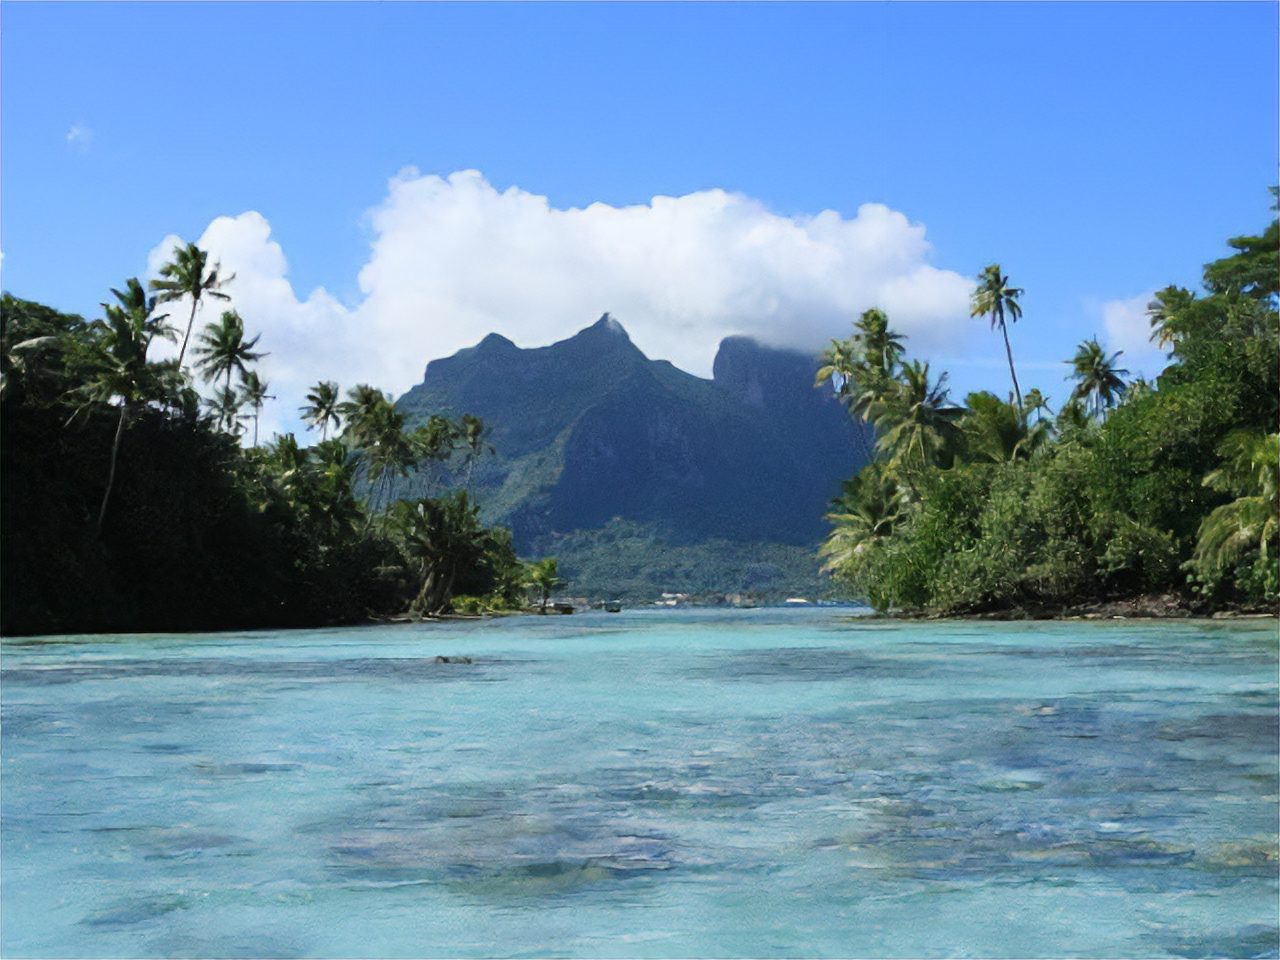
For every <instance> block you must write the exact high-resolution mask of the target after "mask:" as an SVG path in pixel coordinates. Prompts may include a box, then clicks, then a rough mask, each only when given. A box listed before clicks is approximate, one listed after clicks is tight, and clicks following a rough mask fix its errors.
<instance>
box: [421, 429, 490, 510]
mask: <svg viewBox="0 0 1280 960" xmlns="http://www.w3.org/2000/svg"><path fill="white" fill-rule="evenodd" d="M467 416H469V414H468V415H467ZM472 419H475V420H476V422H477V423H480V421H479V420H478V419H477V418H472ZM481 429H483V424H481ZM460 436H462V428H461V427H460V426H459V425H458V424H456V423H454V422H453V421H452V420H450V419H449V418H448V417H442V416H440V415H439V414H434V413H433V414H432V415H431V416H429V417H427V422H426V423H424V424H421V425H420V426H418V428H417V429H416V430H414V431H413V433H412V434H410V436H409V442H410V443H411V444H412V445H413V449H414V452H415V453H416V455H417V457H418V459H419V460H426V461H427V463H428V466H427V482H426V489H427V491H428V492H430V491H431V490H432V488H434V487H435V482H436V471H435V464H437V463H443V462H444V461H445V460H448V459H449V457H450V456H452V454H453V449H454V444H455V443H456V442H457V441H458V438H459V437H460ZM469 478H470V475H468V479H469Z"/></svg>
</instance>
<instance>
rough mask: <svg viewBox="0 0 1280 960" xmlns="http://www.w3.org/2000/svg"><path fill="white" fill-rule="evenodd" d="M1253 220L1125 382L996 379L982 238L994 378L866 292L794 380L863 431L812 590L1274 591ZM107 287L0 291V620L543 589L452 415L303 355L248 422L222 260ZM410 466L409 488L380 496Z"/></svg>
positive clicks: (1272, 447)
mask: <svg viewBox="0 0 1280 960" xmlns="http://www.w3.org/2000/svg"><path fill="white" fill-rule="evenodd" d="M1273 193H1274V191H1273ZM1277 238H1278V234H1277V221H1276V220H1275V219H1274V218H1273V219H1272V221H1271V222H1270V224H1269V225H1268V226H1267V228H1266V229H1265V230H1264V231H1263V232H1262V233H1261V234H1260V235H1257V236H1241V237H1236V238H1233V239H1231V240H1230V241H1228V242H1229V244H1230V246H1231V247H1232V249H1233V250H1234V252H1233V253H1232V254H1231V255H1230V256H1228V257H1225V258H1223V259H1220V260H1217V261H1214V262H1213V263H1210V264H1209V265H1207V266H1206V267H1205V270H1204V288H1205V290H1204V293H1203V294H1196V293H1192V292H1190V291H1187V290H1185V289H1182V288H1179V287H1172V286H1171V287H1167V288H1165V289H1164V290H1161V291H1160V292H1159V293H1157V294H1156V296H1155V299H1154V300H1153V301H1152V303H1151V305H1150V308H1149V312H1150V318H1151V323H1152V338H1153V339H1154V340H1156V341H1157V342H1158V343H1159V344H1160V345H1161V346H1163V347H1165V348H1166V349H1168V350H1169V351H1170V355H1171V356H1170V362H1169V365H1168V366H1167V368H1166V369H1165V370H1164V372H1163V373H1162V374H1161V375H1160V376H1159V377H1158V378H1157V379H1156V381H1155V382H1146V381H1143V380H1135V381H1129V380H1127V379H1126V377H1127V371H1125V370H1123V369H1122V368H1120V367H1119V365H1118V360H1119V356H1120V354H1118V353H1117V354H1112V355H1110V356H1108V355H1107V353H1106V352H1105V351H1104V350H1103V348H1102V347H1101V345H1100V344H1099V343H1098V341H1097V340H1096V338H1094V339H1090V340H1087V341H1085V342H1083V343H1082V344H1081V345H1080V348H1079V350H1078V351H1077V353H1076V355H1075V356H1074V357H1073V358H1072V359H1071V360H1069V361H1067V363H1068V364H1069V365H1070V367H1071V371H1072V372H1071V375H1072V376H1073V377H1074V378H1075V380H1076V381H1077V386H1076V389H1075V390H1074V392H1073V393H1072V395H1071V397H1070V398H1069V400H1068V401H1067V402H1066V403H1064V404H1062V405H1061V406H1060V409H1059V410H1058V411H1056V412H1055V411H1053V410H1052V409H1051V408H1050V406H1049V403H1048V402H1047V400H1046V398H1045V396H1044V395H1043V394H1042V393H1041V392H1040V390H1039V389H1036V388H1034V387H1032V388H1031V389H1028V390H1027V391H1025V393H1024V392H1023V390H1022V385H1021V384H1020V383H1019V381H1018V376H1017V368H1016V363H1015V359H1014V352H1013V344H1012V343H1011V341H1010V338H1009V325H1011V324H1014V323H1016V322H1017V321H1018V320H1019V319H1020V318H1021V316H1022V310H1021V306H1020V304H1019V297H1020V296H1021V294H1022V291H1021V290H1019V289H1017V288H1015V287H1012V286H1011V285H1010V281H1009V278H1008V276H1006V275H1005V274H1004V273H1003V272H1002V271H1001V269H1000V267H999V265H997V264H992V265H991V266H989V267H987V268H986V270H985V271H984V272H983V274H982V275H981V276H980V277H979V278H978V286H977V288H976V289H975V291H974V294H973V301H972V313H973V316H974V317H975V318H984V319H988V320H989V321H990V323H991V327H992V330H993V331H998V332H999V333H1000V335H1001V337H1000V341H999V342H998V346H1000V347H1002V348H1003V349H1002V353H1003V355H1004V357H1005V358H1006V359H1007V361H1008V364H1009V374H1010V380H1011V385H1012V390H1011V391H1010V393H1009V397H1008V399H1001V398H1000V397H999V396H998V395H997V394H996V393H994V392H988V391H981V392H975V393H970V394H969V395H968V396H967V397H966V398H965V403H964V404H963V405H957V404H954V403H952V401H951V399H950V396H949V392H948V390H947V388H946V385H945V382H946V374H945V373H943V374H941V375H938V376H936V377H935V376H934V374H933V373H931V371H930V367H929V364H928V363H926V362H922V361H921V360H918V359H907V357H906V344H905V339H906V338H905V337H903V336H901V335H899V334H898V333H896V332H895V331H894V330H893V329H892V327H891V325H890V320H889V318H888V316H887V315H886V314H885V313H884V312H883V311H881V310H878V309H871V310H868V311H866V312H865V313H863V314H862V316H861V317H860V318H859V319H858V321H857V322H856V324H855V326H854V333H853V336H851V337H850V338H848V339H846V340H834V341H832V343H831V347H830V348H829V349H828V350H827V351H826V353H825V354H824V356H823V364H824V365H823V367H822V369H821V370H820V371H819V373H818V378H817V383H816V384H815V386H825V387H826V388H828V389H832V388H834V389H835V391H836V393H837V394H838V396H839V397H840V398H841V400H843V401H844V403H845V404H846V406H847V407H848V409H849V412H850V414H851V416H853V417H855V418H858V419H861V420H864V421H866V422H867V423H868V424H870V425H871V426H872V427H873V428H874V432H875V436H876V438H877V439H876V442H875V450H874V458H873V459H872V461H871V462H870V463H869V464H868V465H867V466H866V467H865V468H864V469H863V470H862V471H861V472H860V473H859V474H858V475H857V476H855V477H853V478H852V479H850V480H848V481H847V482H846V483H845V485H844V490H843V492H842V494H841V495H840V497H839V498H838V499H837V500H836V501H835V504H834V506H833V509H832V512H831V514H830V515H829V516H828V519H829V520H830V521H831V523H832V525H833V526H832V531H831V534H830V535H829V537H828V538H827V540H826V542H825V543H824V544H823V546H822V549H821V553H822V557H823V559H824V560H825V570H826V572H827V573H829V574H830V575H831V577H832V585H833V590H832V591H830V592H829V593H828V596H835V597H840V598H841V599H862V598H865V599H866V600H867V601H869V602H870V604H871V606H872V607H874V608H875V609H876V610H877V611H880V612H881V613H886V612H887V613H891V614H893V615H895V616H901V617H912V618H914V617H957V616H966V617H980V618H990V619H1028V618H1036V619H1042V618H1043V619H1071V618H1077V617H1078V618H1081V619H1102V618H1106V617H1161V618H1165V617H1189V616H1204V615H1212V614H1224V615H1225V614H1240V615H1247V614H1249V613H1252V612H1259V611H1265V612H1266V613H1267V614H1269V615H1274V614H1275V613H1276V612H1277V611H1280V573H1278V567H1277V561H1278V558H1280V533H1278V531H1277V510H1278V509H1280V493H1278V490H1277V488H1278V487H1280V478H1278V474H1280V434H1277V432H1276V428H1277V419H1278V418H1280V400H1278V396H1280V376H1278V374H1277V360H1278V351H1277V337H1278V336H1280V323H1278V321H1277V304H1278V302H1280V256H1278V254H1277ZM111 293H112V300H111V301H109V302H107V303H104V304H103V305H102V306H103V317H102V319H97V320H93V321H91V322H90V321H85V320H84V319H83V318H81V317H79V316H76V315H70V314H64V313H60V312H58V311H57V310H54V309H52V308H50V307H47V306H44V305H42V304H39V303H35V302H33V301H28V300H22V299H19V298H16V297H13V296H11V295H10V294H8V293H5V294H4V295H3V302H2V304H0V318H2V321H3V326H2V329H0V376H2V379H0V419H2V421H3V427H4V429H3V434H2V436H0V456H2V458H3V463H4V483H3V486H2V488H0V529H2V530H3V536H2V537H0V632H2V633H3V634H4V635H5V636H17V635H37V634H66V633H94V632H140V631H141V632H155V631H195V630H220V629H240V628H288V627H314V626H332V625H344V624H362V623H385V622H400V621H410V622H424V621H431V620H438V619H442V618H444V617H458V618H473V617H477V616H484V615H490V614H507V613H521V612H537V613H549V612H551V610H550V609H549V603H550V600H551V597H552V595H553V594H554V593H555V592H556V591H557V590H559V589H560V588H561V587H563V586H564V585H565V580H564V579H563V578H562V577H561V576H560V571H559V570H558V568H557V565H556V562H555V561H554V560H553V559H547V560H542V561H538V562H534V563H528V562H524V561H522V560H520V559H519V558H518V557H517V556H516V553H515V550H514V548H513V545H512V539H511V534H510V532H509V531H507V530H505V529H503V528H499V527H485V526H484V525H483V524H482V523H481V522H480V520H479V510H478V508H477V505H476V503H475V502H474V499H473V497H472V495H471V491H470V486H471V484H470V476H471V473H472V468H473V467H474V465H475V462H476V460H477V459H479V458H481V457H483V456H484V455H485V454H486V451H487V450H488V449H489V447H488V444H487V442H486V428H485V424H484V423H483V422H482V421H480V420H479V419H478V418H476V417H474V416H471V415H469V414H464V415H462V416H461V417H459V418H458V419H456V420H455V419H449V418H446V417H442V416H437V415H427V416H425V417H423V418H421V421H420V422H418V423H416V424H415V425H410V424H409V423H407V422H406V416H405V413H404V412H403V411H401V410H399V409H398V408H397V407H396V405H395V404H393V403H392V401H391V399H390V397H388V396H387V395H386V394H384V393H383V392H382V391H381V390H378V389H377V388H375V387H373V386H371V385H368V384H358V385H356V386H354V387H351V388H350V389H348V390H347V391H346V392H345V394H344V393H343V392H342V391H341V390H340V388H339V386H338V384H336V383H333V382H331V381H321V382H319V383H317V384H316V385H315V386H314V387H313V388H312V390H311V391H310V392H309V393H308V394H307V396H306V402H305V404H304V405H303V406H302V407H301V408H300V411H299V412H300V413H301V415H302V417H303V420H304V421H305V422H306V423H307V424H308V430H315V431H317V432H318V434H319V441H318V442H315V443H313V444H312V445H311V446H304V445H302V444H300V443H299V441H298V439H297V438H296V437H295V436H293V435H292V434H286V435H283V436H279V437H276V438H274V439H273V440H271V441H269V442H266V443H263V444H261V445H260V444H259V443H258V418H259V414H260V412H261V410H262V408H263V405H264V403H265V401H266V400H267V399H272V398H273V397H272V395H271V394H270V393H269V390H270V389H271V387H270V384H268V383H266V382H265V381H263V380H262V379H261V378H260V377H259V376H258V374H257V372H256V371H255V370H254V368H253V365H254V363H255V362H256V361H258V360H259V359H261V357H262V356H264V355H265V349H260V348H259V337H258V336H256V335H252V334H251V332H250V324H251V322H252V318H242V317H241V316H240V314H239V313H238V312H237V311H236V310H235V309H234V306H233V304H232V299H233V293H234V277H230V276H225V275H223V274H222V273H221V272H220V269H219V266H218V265H217V264H210V263H209V262H208V255H207V254H206V253H205V252H204V251H202V250H200V249H199V248H197V247H196V246H195V245H194V244H188V245H187V246H186V247H178V248H175V250H174V255H173V260H172V261H171V262H169V263H168V264H166V265H165V266H164V267H163V268H162V269H161V271H160V275H159V278H158V279H156V280H154V281H152V282H151V284H150V290H149V291H148V290H147V289H146V288H144V287H143V285H142V284H141V283H140V282H139V281H138V280H137V279H130V280H129V281H128V282H127V283H126V284H125V286H124V289H123V290H112V291H111ZM214 304H218V307H217V309H218V310H220V314H219V316H218V317H217V318H216V319H212V320H210V321H209V322H207V323H204V324H202V325H201V324H197V322H196V321H197V320H198V319H200V317H201V315H202V311H204V310H205V309H206V308H209V312H211V313H212V312H213V310H214V308H213V306H212V305H214ZM224 306H225V307H227V309H222V308H223V307H224ZM169 309H173V310H175V311H176V312H177V313H178V316H177V317H176V319H175V320H173V322H171V318H170V317H169V315H168V314H167V313H166V312H165V311H166V310H169ZM157 341H169V342H171V343H173V344H175V346H176V345H177V344H178V343H179V342H180V343H181V348H180V349H178V350H177V356H176V358H172V359H157V358H156V357H155V356H153V354H152V348H153V346H155V345H157V343H156V342H157ZM262 347H263V348H267V347H270V344H263V345H262ZM200 385H203V386H204V388H205V393H204V394H203V395H202V394H201V393H200V392H199V390H198V387H199V386H200ZM250 429H251V430H252V433H249V431H250ZM246 434H247V435H248V436H251V437H252V445H249V446H246V445H245V444H244V443H243V442H242V438H244V437H245V436H246ZM446 466H447V467H449V469H446ZM411 475H415V476H416V478H417V482H416V483H415V484H414V486H415V487H416V488H419V489H420V488H422V487H423V486H425V489H426V490H427V492H428V494H429V495H428V496H425V497H421V498H416V499H412V500H409V499H404V498H403V497H404V495H403V493H400V492H399V491H398V487H400V486H401V484H402V483H403V481H405V479H406V478H408V477H410V476H411ZM447 478H454V481H453V486H452V488H446V484H447V483H448V479H447ZM424 481H425V482H424ZM406 486H407V484H406ZM398 493H399V495H398ZM673 589H680V585H679V584H673Z"/></svg>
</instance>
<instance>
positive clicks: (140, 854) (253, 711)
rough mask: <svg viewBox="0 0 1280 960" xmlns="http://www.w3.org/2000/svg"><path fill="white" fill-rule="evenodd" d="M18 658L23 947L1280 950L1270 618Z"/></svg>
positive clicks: (513, 624)
mask: <svg viewBox="0 0 1280 960" xmlns="http://www.w3.org/2000/svg"><path fill="white" fill-rule="evenodd" d="M437 655H445V656H460V655H465V656H469V657H471V658H472V661H473V662H472V663H470V664H467V663H437V662H436V661H435V658H436V656H437ZM0 667H2V669H0V684H2V686H0V705H2V707H3V715H2V721H3V725H2V728H0V729H2V731H3V752H2V754H0V756H2V758H3V764H2V770H3V773H2V777H0V817H2V819H0V828H2V841H3V842H2V846H0V854H2V857H3V859H2V860H0V871H2V872H0V880H2V882H3V883H2V891H0V953H2V954H3V955H4V956H5V957H21V956H143V957H149V956H228V957H230V956H382V957H399V956H546V955H555V956H582V955H586V956H602V957H604V956H623V957H642V956H695V957H730V956H757V957H768V956H920V957H931V956H957V955H965V956H1020V957H1039V956H1068V955H1069V956H1081V957H1098V956H1144V957H1145V956H1179V957H1184V956H1186V957H1189V956H1276V955H1277V938H1278V934H1277V858H1276V854H1277V848H1276V844H1277V840H1276V831H1277V817H1278V816H1280V810H1278V807H1277V637H1276V625H1275V623H1274V622H1261V623H1257V622H1253V623H1247V622H1239V623H1231V624H1228V623H1220V622H1193V623H1162V624H1150V623H1138V622H1128V621H1125V622H1108V623H1053V624H1041V623H1035V624H987V623H971V622H955V623H887V622H876V621H870V620H866V619H858V618H851V617H849V616H847V612H845V611H832V610H826V609H813V610H799V611H796V610H785V611H770V610H754V611H736V612H711V611H692V612H688V613H685V612H672V611H650V612H629V613H623V614H620V615H608V614H588V615H585V616H584V615H578V616H574V617H572V618H565V617H548V618H534V617H530V618H517V619H512V620H502V621H491V622H484V623H465V624H444V625H433V626H426V627H423V626H388V627H377V628H362V629H346V630H320V631H303V632H281V633H244V634H211V635H203V636H189V635H188V636H146V637H140V636H120V637H81V638H61V639H58V640H56V641H54V640H50V639H45V640H42V641H39V642H14V641H6V642H5V644H4V646H3V659H2V662H0Z"/></svg>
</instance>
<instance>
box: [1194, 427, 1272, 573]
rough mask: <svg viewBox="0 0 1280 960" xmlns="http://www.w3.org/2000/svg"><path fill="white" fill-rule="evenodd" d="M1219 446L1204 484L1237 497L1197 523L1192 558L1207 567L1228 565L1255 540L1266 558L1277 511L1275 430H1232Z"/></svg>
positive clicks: (1208, 569) (1212, 568)
mask: <svg viewBox="0 0 1280 960" xmlns="http://www.w3.org/2000/svg"><path fill="white" fill-rule="evenodd" d="M1218 452H1219V453H1220V454H1221V455H1222V458H1223V462H1222V465H1221V466H1220V467H1218V469H1216V470H1213V471H1212V472H1210V473H1209V474H1208V475H1206V476H1205V478H1204V485H1205V486H1206V487H1211V488H1212V489H1214V490H1218V491H1220V492H1222V493H1227V494H1232V495H1234V496H1235V497H1236V499H1235V500H1233V501H1231V502H1230V503H1226V504H1223V505H1222V506H1220V507H1216V508H1215V509H1214V510H1213V511H1212V512H1211V513H1210V514H1209V515H1208V516H1207V517H1205V518H1204V520H1203V521H1202V522H1201V524H1200V530H1199V531H1198V534H1197V543H1196V550H1195V554H1194V556H1193V560H1194V563H1195V564H1196V566H1198V567H1200V568H1201V570H1203V571H1206V572H1218V571H1221V570H1224V569H1226V568H1228V567H1229V566H1230V565H1231V564H1232V563H1234V562H1235V561H1236V560H1238V559H1239V558H1240V557H1241V556H1242V555H1243V554H1244V553H1245V551H1247V550H1249V549H1250V548H1252V547H1253V546H1254V545H1256V546H1257V548H1258V551H1259V553H1260V554H1261V555H1262V559H1263V560H1264V561H1265V560H1267V559H1268V557H1269V556H1270V548H1271V546H1273V545H1274V544H1275V541H1276V538H1277V523H1278V520H1277V518H1278V517H1280V434H1277V433H1272V434H1262V433H1253V432H1251V431H1248V430H1236V431H1234V432H1232V433H1230V434H1228V435H1227V438H1226V439H1225V440H1224V441H1223V442H1222V445H1221V446H1220V447H1219V448H1218Z"/></svg>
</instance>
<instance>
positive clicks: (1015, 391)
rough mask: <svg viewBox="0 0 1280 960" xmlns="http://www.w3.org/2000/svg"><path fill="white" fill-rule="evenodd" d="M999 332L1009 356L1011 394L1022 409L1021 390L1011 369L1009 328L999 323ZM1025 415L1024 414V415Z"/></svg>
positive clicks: (1006, 353) (1015, 373)
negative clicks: (1002, 336) (1011, 379)
mask: <svg viewBox="0 0 1280 960" xmlns="http://www.w3.org/2000/svg"><path fill="white" fill-rule="evenodd" d="M1000 332H1001V333H1002V334H1004V352H1005V356H1007V357H1008V358H1009V376H1010V377H1012V378H1013V395H1014V397H1016V398H1017V400H1018V409H1019V410H1021V409H1022V390H1021V389H1020V388H1019V387H1018V374H1017V372H1016V371H1015V370H1014V369H1013V348H1012V347H1010V346H1009V328H1008V327H1006V326H1005V325H1004V324H1003V323H1001V324H1000ZM1024 416H1025V415H1024Z"/></svg>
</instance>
